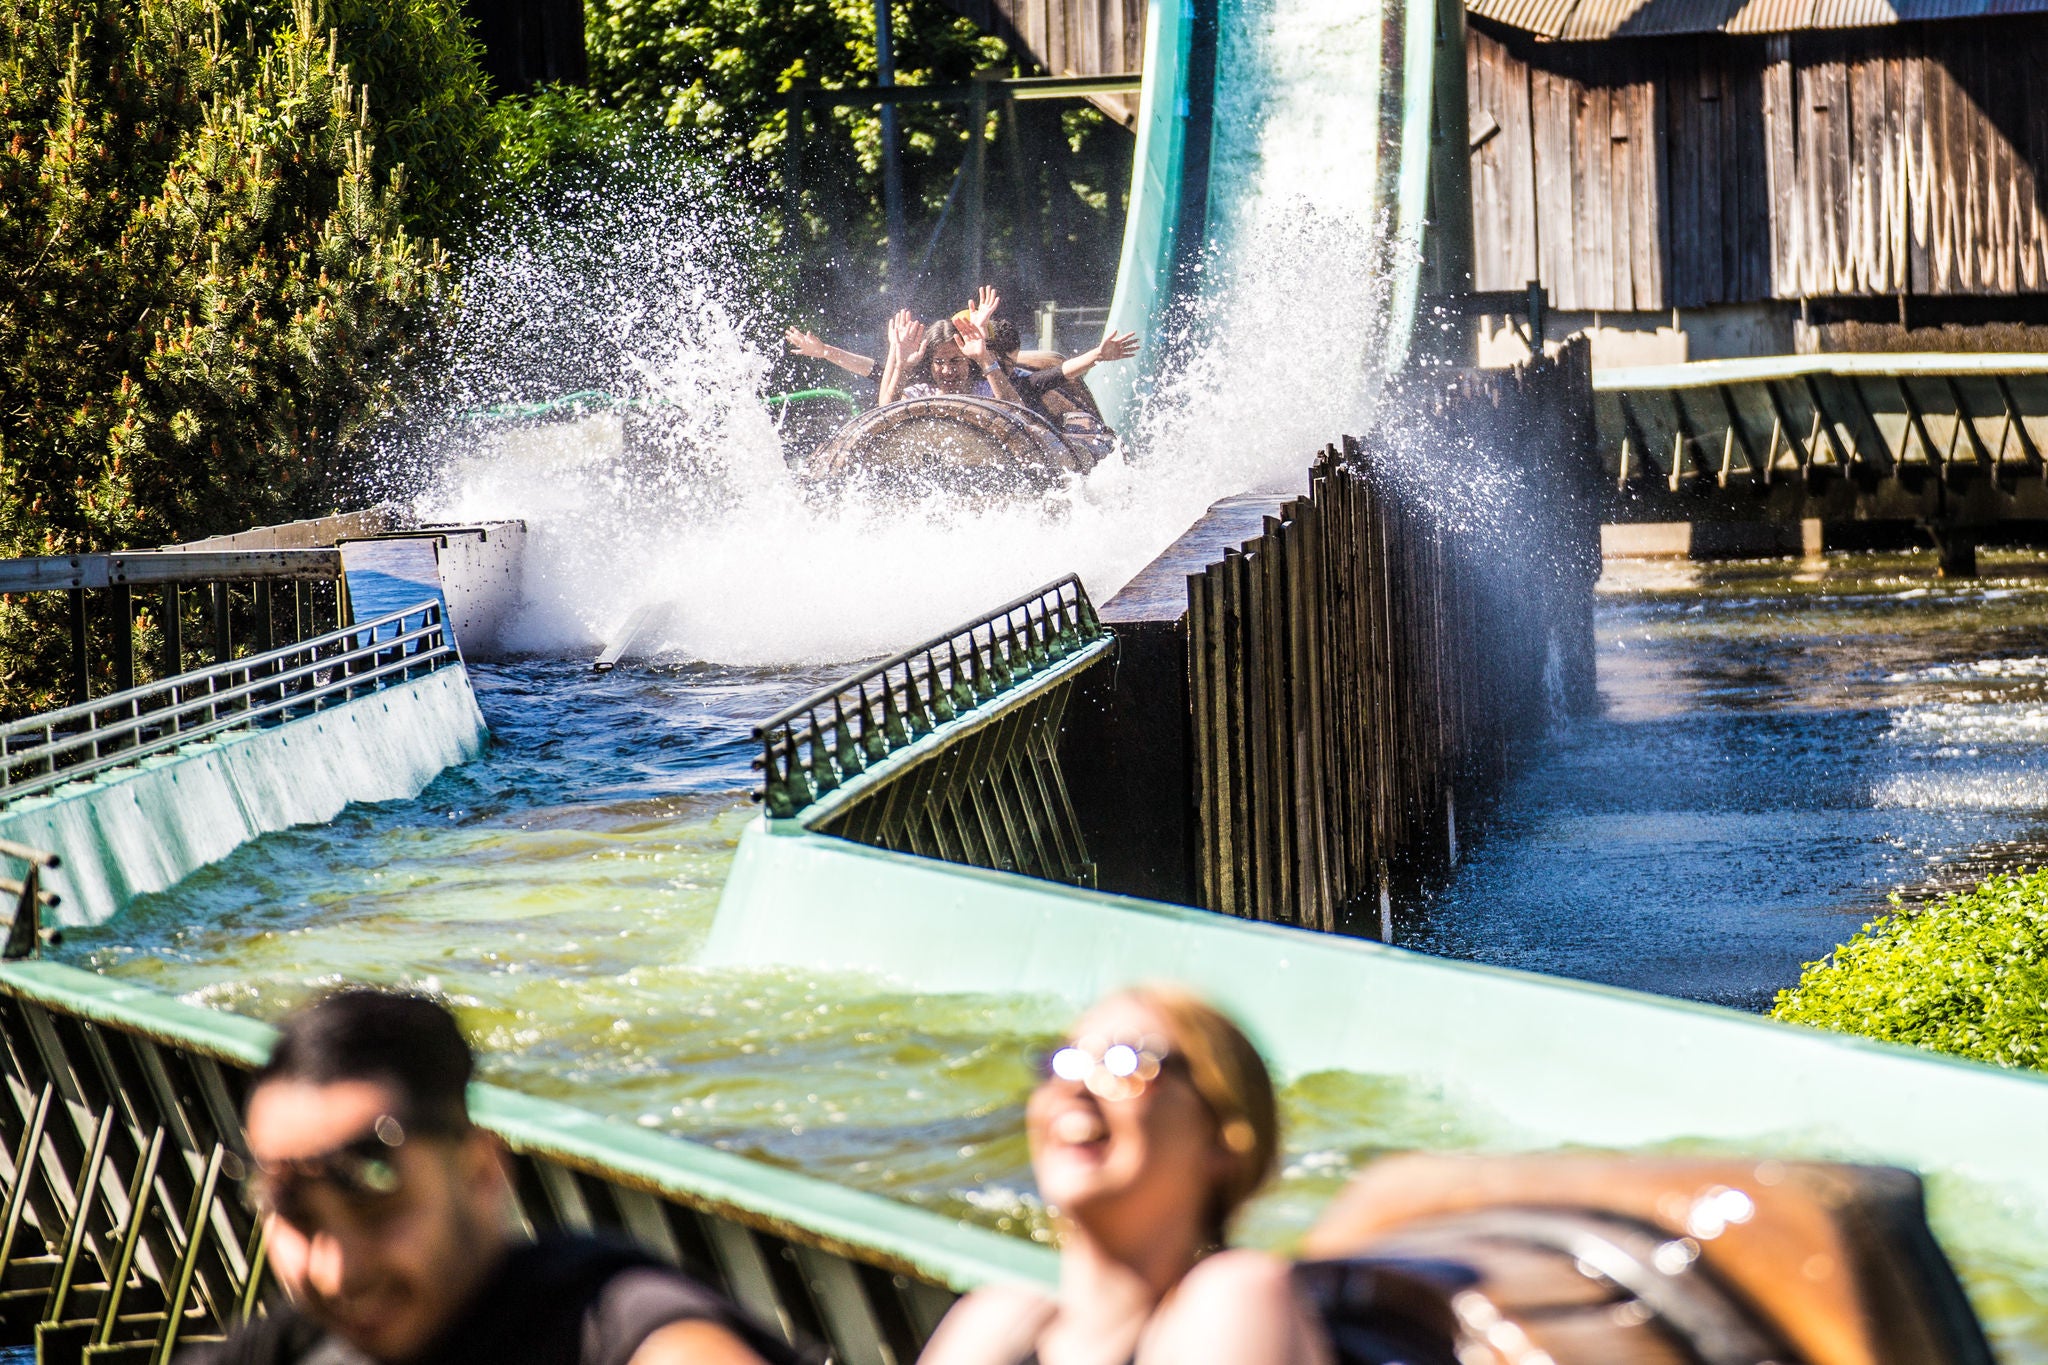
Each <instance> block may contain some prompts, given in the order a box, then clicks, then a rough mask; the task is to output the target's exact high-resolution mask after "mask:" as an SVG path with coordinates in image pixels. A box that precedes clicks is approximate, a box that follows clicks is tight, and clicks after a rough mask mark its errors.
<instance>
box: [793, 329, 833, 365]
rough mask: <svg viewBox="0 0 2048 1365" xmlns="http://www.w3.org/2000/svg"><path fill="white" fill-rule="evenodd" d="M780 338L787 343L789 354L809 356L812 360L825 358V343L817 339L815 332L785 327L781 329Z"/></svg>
mask: <svg viewBox="0 0 2048 1365" xmlns="http://www.w3.org/2000/svg"><path fill="white" fill-rule="evenodd" d="M782 339H783V340H784V341H786V342H788V343H789V351H790V354H791V355H801V356H809V357H810V358H811V359H813V360H823V359H824V358H825V343H824V342H822V341H820V340H819V339H818V334H817V333H816V332H805V331H802V330H800V329H798V328H795V327H785V328H783V329H782Z"/></svg>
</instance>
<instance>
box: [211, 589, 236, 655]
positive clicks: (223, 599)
mask: <svg viewBox="0 0 2048 1365" xmlns="http://www.w3.org/2000/svg"><path fill="white" fill-rule="evenodd" d="M212 606H213V661H214V662H215V663H217V664H224V663H226V662H227V661H228V660H230V659H232V658H234V657H235V641H234V634H233V627H232V624H231V623H230V622H229V620H228V585H227V584H225V583H215V584H214V585H213V603H212Z"/></svg>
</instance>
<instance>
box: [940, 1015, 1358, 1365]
mask: <svg viewBox="0 0 2048 1365" xmlns="http://www.w3.org/2000/svg"><path fill="white" fill-rule="evenodd" d="M1041 1077H1042V1079H1041V1080H1040V1082H1039V1084H1038V1086H1037V1088H1036V1089H1035V1090H1033V1092H1032V1094H1031V1099H1030V1102H1029V1104H1028V1105H1027V1107H1026V1110H1025V1127H1026V1131H1027V1134H1028V1137H1029V1139H1030V1143H1031V1167H1032V1170H1033V1172H1034V1173H1035V1174H1036V1176H1037V1180H1038V1190H1039V1193H1040V1195H1041V1196H1042V1197H1043V1198H1044V1200H1045V1202H1046V1205H1047V1207H1048V1208H1049V1209H1051V1210H1053V1211H1054V1217H1055V1219H1056V1221H1057V1225H1058V1229H1059V1234H1060V1277H1059V1289H1058V1292H1057V1293H1055V1294H1052V1295H1048V1294H1046V1293H1045V1292H1044V1291H1043V1290H1042V1289H1040V1288H1038V1287H1035V1286H1033V1287H1025V1286H1015V1285H998V1286H989V1287H985V1288H982V1289H978V1290H976V1291H974V1292H973V1293H971V1294H969V1295H968V1296H967V1297H966V1298H964V1299H962V1300H961V1301H960V1302H959V1303H958V1304H956V1305H955V1306H954V1308H953V1310H952V1311H951V1312H950V1313H948V1314H947V1315H946V1318H945V1320H944V1321H943V1322H941V1323H940V1325H939V1328H938V1331H937V1332H935V1333H934V1334H933V1336H932V1339H931V1342H930V1344H929V1345H927V1346H926V1348H925V1351H924V1354H923V1355H922V1356H920V1357H919V1365H1114V1363H1115V1362H1131V1365H1168V1363H1169V1362H1171V1363H1172V1365H1185V1363H1186V1362H1189V1361H1201V1362H1203V1363H1204V1365H1251V1363H1252V1362H1258V1365H1327V1363H1328V1362H1329V1361H1330V1360H1331V1358H1332V1357H1331V1351H1330V1346H1329V1342H1328V1341H1327V1339H1326V1338H1325V1336H1324V1334H1323V1330H1322V1327H1321V1324H1320V1322H1319V1320H1318V1319H1317V1317H1316V1316H1315V1314H1314V1312H1313V1311H1312V1309H1311V1308H1310V1306H1309V1305H1308V1303H1307V1302H1306V1301H1305V1300H1304V1299H1302V1297H1301V1296H1300V1295H1299V1293H1298V1292H1297V1290H1296V1289H1295V1287H1294V1282H1293V1280H1292V1278H1291V1276H1290V1272H1289V1270H1288V1267H1287V1266H1286V1265H1285V1264H1284V1263H1283V1262H1281V1261H1279V1260H1277V1259H1275V1258H1273V1257H1271V1256H1268V1255H1266V1254H1265V1253H1263V1252H1258V1251H1248V1250H1226V1249H1225V1245H1224V1241H1225V1233H1226V1231H1227V1230H1228V1228H1229V1225H1230V1221H1231V1218H1232V1216H1233V1215H1234V1214H1236V1213H1237V1211H1238V1210H1239V1209H1240V1208H1241V1207H1242V1206H1243V1204H1244V1203H1245V1201H1246V1200H1247V1199H1249V1198H1250V1197H1251V1195H1252V1194H1253V1192H1254V1191H1256V1190H1257V1189H1258V1188H1259V1186H1260V1185H1262V1184H1263V1183H1264V1182H1265V1181H1266V1180H1267V1178H1268V1177H1270V1176H1271V1175H1272V1173H1273V1171H1274V1168H1275V1167H1276V1166H1277V1164H1278V1161H1279V1152H1280V1130H1279V1116H1278V1110H1277V1105H1276V1103H1275V1099H1274V1094H1273V1083H1272V1080H1271V1078H1270V1077H1269V1076H1268V1075H1267V1072H1266V1067H1265V1064H1264V1063H1263V1062H1262V1061H1261V1060H1260V1058H1259V1054H1258V1052H1257V1050H1256V1049H1255V1048H1253V1046H1252V1044H1251V1042H1250V1041H1249V1040H1248V1039H1247V1038H1246V1037H1245V1036H1244V1034H1243V1033H1242V1032H1241V1031H1240V1030H1239V1029H1238V1028H1237V1026H1236V1025H1235V1024H1233V1023H1232V1022H1231V1021H1230V1020H1229V1019H1228V1018H1226V1017H1225V1016H1224V1015H1223V1014H1221V1013H1220V1012H1218V1011H1217V1010H1216V1009H1214V1008H1212V1007H1211V1006H1209V1005H1207V1004H1205V1003H1204V1002H1202V1001H1201V1000H1198V999H1196V998H1195V997H1194V996H1192V995H1189V994H1188V993H1186V992H1185V991H1182V990H1180V989H1178V988H1175V987H1166V986H1147V987H1140V988H1138V989H1135V990H1129V991H1124V992H1121V993H1119V994H1116V995H1112V996H1110V997H1109V998H1108V999H1106V1000H1103V1001H1101V1002H1100V1003H1098V1004H1097V1005H1095V1006H1094V1007H1093V1008H1092V1009H1090V1010H1089V1011H1088V1012H1087V1013H1086V1014H1084V1015H1083V1016H1082V1017H1081V1019H1080V1021H1079V1023H1078V1024H1077V1025H1076V1026H1075V1028H1074V1031H1073V1033H1072V1035H1071V1036H1070V1037H1069V1038H1068V1039H1067V1040H1066V1041H1065V1042H1063V1043H1061V1044H1060V1045H1059V1046H1058V1047H1056V1048H1054V1049H1053V1050H1052V1052H1051V1053H1049V1054H1048V1055H1047V1057H1046V1059H1045V1062H1044V1065H1043V1066H1042V1068H1041Z"/></svg>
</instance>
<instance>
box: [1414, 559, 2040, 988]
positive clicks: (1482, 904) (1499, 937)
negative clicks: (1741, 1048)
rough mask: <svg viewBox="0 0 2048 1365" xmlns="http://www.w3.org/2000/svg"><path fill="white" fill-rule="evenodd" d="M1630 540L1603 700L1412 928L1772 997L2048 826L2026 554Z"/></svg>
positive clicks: (1626, 981) (1510, 955)
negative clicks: (1684, 556) (1644, 554)
mask: <svg viewBox="0 0 2048 1365" xmlns="http://www.w3.org/2000/svg"><path fill="white" fill-rule="evenodd" d="M1984 567H1985V571H1986V572H1985V577H1984V578H1982V579H1980V580H1977V581H1975V582H1960V583H1944V582H1942V581H1940V580H1938V579H1936V578H1934V577H1933V557H1932V555H1918V556H1909V555H1893V556H1882V555H1856V556H1847V555H1832V556H1829V557H1828V559H1827V561H1826V562H1825V564H1824V565H1822V566H1807V565H1802V564H1801V563H1800V562H1799V561H1797V560H1777V561H1761V562H1743V563H1732V564H1722V565H1680V564H1674V565H1656V564H1651V563H1644V562H1640V561H1639V562H1636V563H1627V562H1622V563H1610V564H1609V565H1608V566H1607V574H1606V577H1605V579H1604V580H1603V582H1602V584H1601V596H1600V607H1599V612H1598V617H1597V632H1598V646H1599V678H1600V705H1599V709H1598V712H1597V714H1595V715H1593V716H1590V717H1586V718H1583V719H1580V720H1576V721H1573V722H1571V723H1570V724H1569V725H1567V726H1565V727H1563V728H1562V729H1561V730H1560V731H1559V733H1557V734H1556V735H1555V736H1554V737H1553V739H1552V740H1551V741H1550V742H1549V743H1548V744H1547V745H1545V746H1543V748H1542V749H1541V751H1540V752H1538V753H1537V754H1536V755H1534V756H1533V758H1532V760H1531V761H1530V762H1528V763H1527V764H1526V765H1525V766H1524V767H1523V768H1522V770H1521V771H1520V773H1519V775H1518V776H1517V777H1516V779H1515V780H1514V781H1513V782H1512V783H1511V784H1510V785H1509V787H1508V789H1507V790H1506V792H1505V793H1504V794H1503V796H1502V799H1501V801H1500V803H1499V807H1498V810H1497V812H1495V813H1494V814H1493V816H1492V818H1491V819H1490V820H1489V822H1488V824H1487V826H1486V828H1485V830H1484V832H1483V834H1482V835H1481V837H1480V838H1479V839H1477V840H1476V841H1475V842H1474V845H1473V847H1472V848H1471V849H1470V850H1469V856H1468V858H1467V860H1466V861H1465V863H1464V865H1463V866H1462V867H1461V868H1460V869H1459V870H1458V871H1457V872H1456V874H1455V875H1454V876H1453V877H1452V878H1451V880H1450V882H1449V885H1448V886H1446V887H1444V888H1442V889H1441V890H1440V891H1438V892H1437V893H1436V894H1435V895H1434V896H1432V897H1430V898H1429V901H1428V903H1427V905H1426V906H1425V907H1424V908H1423V909H1422V910H1421V911H1420V912H1419V913H1417V914H1415V915H1413V916H1411V917H1410V918H1409V919H1408V920H1407V921H1406V922H1405V923H1404V924H1403V925H1402V926H1401V928H1400V930H1398V931H1397V936H1398V937H1399V939H1400V941H1402V942H1403V943H1405V944H1407V945H1408V946H1411V947H1416V948H1420V949H1423V950H1425V951H1428V952H1434V953H1442V954H1447V955H1449V956H1453V957H1463V958H1471V959H1474V960H1476V961H1481V962H1491V963H1498V964H1501V965H1504V966H1514V967H1523V968H1527V969H1530V970H1533V971H1539V972H1550V973H1555V974H1558V975H1562V976H1571V977H1578V978H1580V979H1583V980H1588V981H1601V982H1607V983H1609V984H1612V985H1617V986H1628V987H1633V988H1635V989H1638V990H1646V991H1657V992H1661V993H1664V994H1668V995H1680V996H1687V997H1690V998H1692V999H1696V1000H1706V1001H1712V1002H1715V1003H1718V1004H1724V1005H1733V1006H1736V1007H1738V1008H1743V1009H1753V1010H1754V1009H1765V1008H1768V1007H1769V1005H1770V1002H1771V999H1772V997H1773V996H1774V995H1775V993H1776V992H1777V991H1778V990H1779V989H1780V988H1782V987H1785V986H1789V985H1791V984H1792V983H1793V982H1794V981H1795V980H1797V978H1798V975H1799V968H1800V965H1801V964H1802V963H1805V962H1808V961H1811V960H1813V959H1816V958H1819V957H1821V956H1824V955H1825V954H1826V953H1827V952H1828V950H1829V949H1831V948H1832V947H1833V946H1834V945H1835V944H1836V943H1838V942H1840V941H1841V940H1842V939H1844V938H1846V937H1848V936H1849V935H1850V934H1852V933H1854V932H1855V931H1856V928H1857V927H1858V926H1859V925H1861V924H1862V923H1863V922H1864V921H1866V920H1867V919H1869V918H1870V917H1871V916H1872V915H1873V914H1874V913H1876V912H1878V911H1881V910H1883V909H1884V908H1885V902H1886V898H1887V897H1888V896H1889V895H1890V893H1892V892H1893V891H1894V890H1898V891H1903V892H1904V893H1905V894H1906V895H1907V896H1908V897H1909V898H1910V897H1916V896H1920V895H1924V894H1928V893H1929V892H1930V891H1934V890H1939V889H1947V888H1953V887H1958V886H1962V885H1967V884H1969V883H1971V882H1974V881H1975V880H1977V879H1979V878H1981V877H1982V876H1984V875H1987V874H1988V873H1991V872H1995V871H2003V870H2007V869H2010V868H2013V867H2018V866H2029V867H2031V866H2035V865H2038V864H2039V863H2040V862H2041V861H2042V858H2043V852H2044V849H2048V757H2044V754H2043V751H2042V744H2043V741H2044V739H2048V577H2043V576H2042V573H2043V570H2042V566H2041V565H2039V564H2038V563H2037V562H2035V561H2032V560H2022V559H2019V558H2018V557H2015V556H1991V555H1987V556H1986V557H1985V563H1984Z"/></svg>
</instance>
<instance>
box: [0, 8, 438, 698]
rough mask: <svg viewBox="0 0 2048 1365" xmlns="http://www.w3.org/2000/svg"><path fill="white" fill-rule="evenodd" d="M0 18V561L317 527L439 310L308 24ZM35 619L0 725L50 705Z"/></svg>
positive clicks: (16, 618) (10, 668)
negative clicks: (4, 278)
mask: <svg viewBox="0 0 2048 1365" xmlns="http://www.w3.org/2000/svg"><path fill="white" fill-rule="evenodd" d="M223 20H224V13H223V11H222V10H221V9H220V8H219V6H218V5H216V4H213V3H209V0H0V36H4V44H5V45H4V48H0V54H4V55H0V261H4V262H5V263H6V264H5V266H4V267H0V269H5V270H6V272H7V274H8V285H9V287H8V288H7V289H6V290H4V291H0V391H5V392H6V393H7V395H8V402H7V403H6V404H5V405H4V406H0V554H6V555H30V554H52V553H63V552H71V551H86V550H108V549H119V548H124V547H128V546H133V545H153V544H159V543H163V542H166V541H175V540H182V539H187V538H191V537H194V536H200V535H206V534H210V533H212V532H216V531H222V530H233V529H239V528H241V527H244V526H248V525H250V524H252V523H258V522H264V521H276V520H281V519H286V518H289V517H291V516H295V515H302V514H305V513H307V512H310V511H315V510H320V509H322V508H323V506H324V505H326V500H327V497H328V490H329V489H330V488H331V487H332V486H333V484H334V482H335V480H336V479H337V477H339V476H340V475H341V474H342V473H343V472H344V470H345V467H346V466H347V464H348V463H349V461H350V460H351V458H352V457H353V456H354V455H355V454H356V453H357V452H358V451H359V449H360V445H361V440H362V437H363V435H364V433H365V431H366V429H367V428H368V427H369V425H370V424H371V423H373V422H375V421H376V420H377V419H378V418H379V417H380V416H381V415H382V414H383V413H385V412H386V411H388V410H389V408H390V407H391V406H392V403H393V401H394V398H395V391H394V388H393V383H394V379H393V376H394V375H395V374H396V373H397V372H398V370H399V368H400V366H401V365H402V364H403V362H404V361H405V359H406V357H407V355H408V354H409V353H410V352H411V350H412V348H413V347H414V346H415V344H416V341H417V337H418V335H419V333H420V332H421V330H422V328H424V327H425V326H426V325H427V323H428V321H429V320H430V319H431V317H432V315H433V312H434V304H435V301H436V300H437V299H439V298H440V297H441V296H442V294H443V290H444V286H445V284H446V278H447V273H448V272H447V266H446V264H445V261H444V260H443V258H442V257H441V255H440V253H439V251H438V249H435V248H432V247H426V246H423V245H422V244H421V243H420V242H419V240H418V239H417V238H415V237H413V236H412V235H410V234H409V233H408V232H407V231H406V229H405V226H404V224H403V223H402V221H401V220H400V217H399V209H398V205H399V202H400V194H401V192H402V185H403V182H404V177H402V176H400V175H398V174H397V173H396V172H394V173H393V174H392V175H390V176H389V177H386V176H384V175H381V174H380V173H379V172H378V171H377V170H376V167H375V164H374V160H373V157H374V145H375V130H374V127H373V124H372V122H371V119H370V118H369V116H368V115H366V114H365V112H364V110H365V108H366V107H367V106H373V105H374V98H373V97H367V96H366V95H365V92H364V90H363V87H362V86H361V85H360V84H359V83H357V82H356V81H355V80H354V79H353V77H352V75H351V73H350V72H349V70H348V68H347V66H346V64H345V63H344V62H342V61H341V60H340V58H339V55H338V48H337V45H336V43H335V40H334V36H333V34H332V33H331V32H330V31H325V30H322V29H320V28H319V27H318V26H317V25H316V23H315V21H314V17H313V14H312V11H311V9H310V7H309V6H301V7H300V9H299V10H298V11H297V13H296V14H295V15H294V18H293V21H292V23H291V24H290V25H289V26H288V27H286V28H284V29H281V30H279V31H278V32H277V33H275V34H274V35H272V36H271V37H270V39H269V41H267V42H264V41H261V40H259V39H258V38H257V37H256V34H257V32H258V30H257V29H256V28H255V26H254V24H253V23H250V24H245V25H243V26H242V35H243V36H241V37H240V38H239V39H237V38H232V37H229V36H226V35H229V34H232V33H234V31H235V30H234V29H233V28H232V27H230V26H229V25H227V24H226V23H224V22H223ZM59 611H61V603H60V602H58V601H56V600H55V599H53V598H52V597H51V596H50V595H48V594H44V595H40V596H36V595H31V596H27V597H22V598H16V599H14V600H11V601H7V602H5V603H0V662H4V663H5V664H6V667H5V668H4V669H0V675H4V680H0V710H9V711H18V710H22V709H29V708H36V707H41V706H45V705H49V704H50V703H51V702H52V701H53V700H55V697H56V688H57V672H58V668H59V660H60V659H61V657H62V651H61V650H60V649H47V648H39V646H45V645H51V644H54V643H56V642H58V641H59V640H61V631H60V630H53V629H52V626H53V624H54V622H55V619H56V616H57V613H58V612H59Z"/></svg>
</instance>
